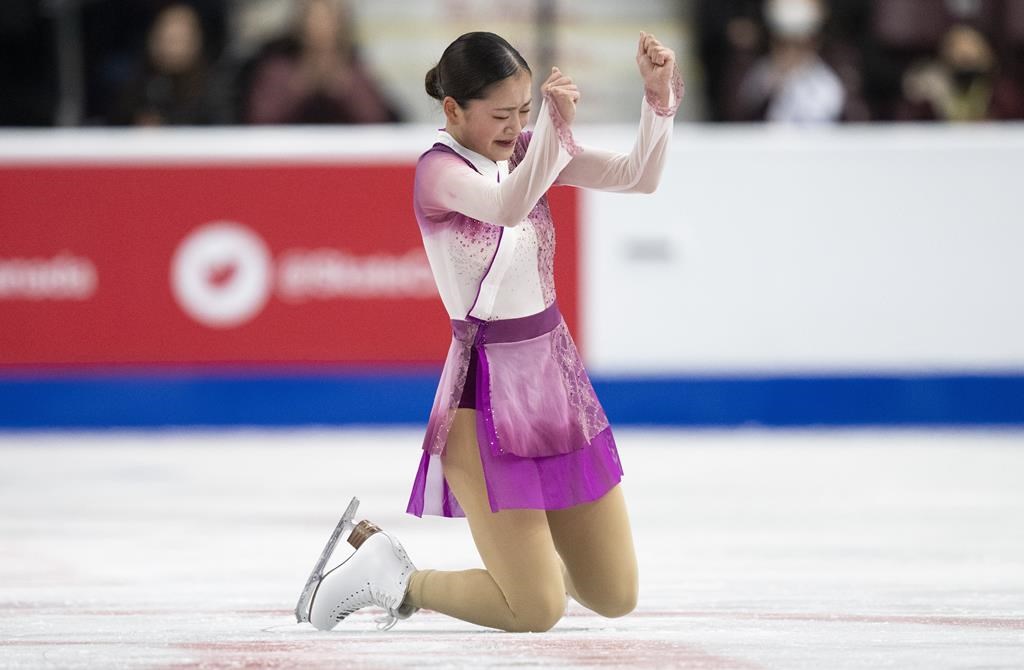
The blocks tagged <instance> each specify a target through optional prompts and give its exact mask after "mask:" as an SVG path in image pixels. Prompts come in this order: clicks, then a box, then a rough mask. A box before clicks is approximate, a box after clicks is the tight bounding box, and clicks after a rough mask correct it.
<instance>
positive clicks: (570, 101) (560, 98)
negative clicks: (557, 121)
mask: <svg viewBox="0 0 1024 670" xmlns="http://www.w3.org/2000/svg"><path fill="white" fill-rule="evenodd" d="M540 91H541V93H542V94H544V95H545V96H551V102H552V103H554V105H555V108H556V109H558V113H559V114H560V115H561V116H562V118H563V119H565V122H566V123H567V124H570V125H571V124H572V122H573V120H574V119H575V118H576V103H577V102H579V100H580V89H579V87H578V86H576V84H574V83H572V78H571V77H569V76H568V75H565V74H562V71H561V70H559V69H558V68H557V67H553V68H551V74H550V75H549V76H548V78H547V81H545V82H544V83H543V84H542V85H541V87H540Z"/></svg>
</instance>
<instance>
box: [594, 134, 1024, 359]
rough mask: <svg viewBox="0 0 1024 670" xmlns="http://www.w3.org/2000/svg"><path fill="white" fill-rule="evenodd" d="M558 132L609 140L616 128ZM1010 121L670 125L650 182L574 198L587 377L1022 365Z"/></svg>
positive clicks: (1016, 176) (1022, 247) (1019, 226)
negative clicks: (579, 203)
mask: <svg viewBox="0 0 1024 670" xmlns="http://www.w3.org/2000/svg"><path fill="white" fill-rule="evenodd" d="M577 137H578V138H579V139H580V140H581V141H584V142H585V141H587V140H588V138H590V137H593V138H594V142H595V143H599V142H600V143H606V144H609V145H612V146H615V147H617V148H628V147H629V146H630V144H631V142H632V134H631V132H622V130H621V129H606V130H603V131H598V130H597V129H580V131H579V132H578V133H577ZM1022 175H1024V124H1008V125H1001V126H974V127H950V126H938V125H935V126H907V125H904V126H871V127H842V128H838V129H809V128H807V129H787V128H766V127H761V126H758V127H748V128H730V129H716V128H709V127H706V126H701V127H694V126H679V125H677V132H676V135H675V137H674V138H673V151H672V155H671V156H670V158H669V161H668V165H667V168H666V170H665V173H664V176H663V179H662V183H661V185H660V187H659V189H658V191H657V192H656V193H655V194H653V195H647V196H638V195H615V194H604V193H588V194H587V197H586V199H585V201H584V205H585V207H586V209H585V214H584V225H583V233H584V236H583V240H584V253H583V254H582V258H583V259H584V263H585V267H584V272H583V277H584V280H583V281H582V282H581V286H582V290H583V303H582V304H583V312H582V313H583V314H584V315H585V317H586V320H585V324H584V329H583V332H584V338H583V339H584V342H585V343H586V348H587V360H588V363H589V364H590V365H591V366H592V370H593V371H595V372H596V373H599V374H619V373H626V374H637V373H640V374H647V373H668V374H680V373H682V374H686V373H694V372H696V373H701V372H706V371H713V372H736V373H740V374H746V373H760V372H782V373H790V372H807V371H810V372H815V371H825V372H835V371H839V372H845V371H852V372H857V371H869V372H876V371H884V372H889V371H897V372H898V371H911V372H934V371H962V370H971V371H1006V370H1009V371H1016V370H1020V369H1022V368H1024V293H1022V289H1024V217H1022V215H1021V207H1020V189H1021V177H1022Z"/></svg>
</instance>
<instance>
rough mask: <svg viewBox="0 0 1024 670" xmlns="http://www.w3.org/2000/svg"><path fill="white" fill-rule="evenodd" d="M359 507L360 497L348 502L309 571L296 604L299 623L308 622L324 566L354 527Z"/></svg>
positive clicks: (296, 616) (296, 617)
mask: <svg viewBox="0 0 1024 670" xmlns="http://www.w3.org/2000/svg"><path fill="white" fill-rule="evenodd" d="M358 508H359V498H352V501H351V502H350V503H349V504H348V507H347V508H346V509H345V513H344V514H342V515H341V520H340V521H338V525H337V526H335V527H334V532H333V533H331V537H330V538H329V539H328V540H327V545H326V546H325V547H324V550H323V551H322V552H320V558H319V559H318V560H317V562H316V565H315V566H313V571H312V572H310V573H309V579H307V580H306V585H305V586H304V587H303V589H302V593H301V594H300V595H299V602H298V603H296V605H295V620H296V621H297V622H299V623H306V622H308V621H309V601H310V599H311V598H312V597H313V591H314V590H316V586H317V584H318V583H319V582H320V578H321V577H323V571H324V566H325V565H326V564H327V560H328V559H329V558H330V557H331V554H332V553H333V552H334V547H335V546H336V545H337V544H338V541H339V540H340V539H341V534H342V533H344V532H345V530H346V529H352V528H353V527H354V525H355V524H353V523H352V520H353V519H354V518H355V516H356V509H358Z"/></svg>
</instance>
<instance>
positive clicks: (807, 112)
mask: <svg viewBox="0 0 1024 670" xmlns="http://www.w3.org/2000/svg"><path fill="white" fill-rule="evenodd" d="M825 17H826V7H825V5H824V3H823V0H767V2H766V3H765V19H766V21H767V24H768V29H769V31H770V32H771V37H772V44H771V49H770V51H769V53H768V54H767V55H766V56H765V57H764V58H762V59H760V60H759V61H758V62H756V63H755V64H754V66H753V67H752V68H751V69H750V71H749V72H747V74H746V75H745V76H744V77H743V79H742V80H741V82H740V85H739V90H738V93H737V95H738V100H737V102H738V105H737V107H738V109H739V112H740V116H741V118H742V119H743V120H747V121H755V120H766V121H777V122H787V123H800V124H808V123H831V122H837V121H839V120H841V117H842V112H843V106H844V103H845V100H846V93H845V91H844V89H843V85H842V82H841V81H840V79H839V77H838V76H837V75H836V73H835V71H834V70H833V69H832V68H831V67H829V66H828V64H826V63H825V61H824V60H822V58H821V56H820V55H819V53H818V49H819V46H820V33H821V28H822V25H823V24H824V22H825Z"/></svg>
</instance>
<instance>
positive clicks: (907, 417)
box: [0, 370, 1024, 430]
mask: <svg viewBox="0 0 1024 670" xmlns="http://www.w3.org/2000/svg"><path fill="white" fill-rule="evenodd" d="M437 377H438V374H437V373H436V372H433V373H423V372H421V371H417V372H415V373H395V372H382V373H380V374H371V373H367V372H360V373H357V374H354V373H339V372H332V373H329V374H311V373H310V374H284V375H282V374H277V375H267V374H259V373H255V372H253V371H251V370H250V371H248V372H246V373H244V374H226V373H219V374H200V373H196V374H191V375H154V374H131V373H123V372H122V373H116V374H109V373H107V374H102V375H89V374H80V373H75V374H71V373H69V374H64V375H47V376H45V377H32V376H26V375H19V376H17V377H11V376H6V377H5V376H0V429H14V430H19V429H94V428H116V427H120V428H159V427H233V426H265V427H295V426H310V425H324V426H345V425H393V424H408V425H421V426H422V425H425V424H426V420H427V416H428V414H429V412H430V407H431V405H432V403H433V398H434V392H435V389H436V385H437ZM594 387H595V389H596V391H597V394H598V397H599V398H600V399H601V402H602V404H603V405H604V408H605V410H606V412H607V414H608V417H609V419H610V420H611V423H612V426H613V427H614V426H616V425H654V426H694V427H698V426H707V427H727V426H744V425H763V426H780V427H781V426H864V425H881V426H1024V373H1006V374H977V375H972V374H962V375H876V376H869V375H864V376H829V375H820V376H775V377H744V376H729V377H724V376H702V377H671V378H665V377H659V378H642V377H635V378H596V379H595V380H594Z"/></svg>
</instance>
